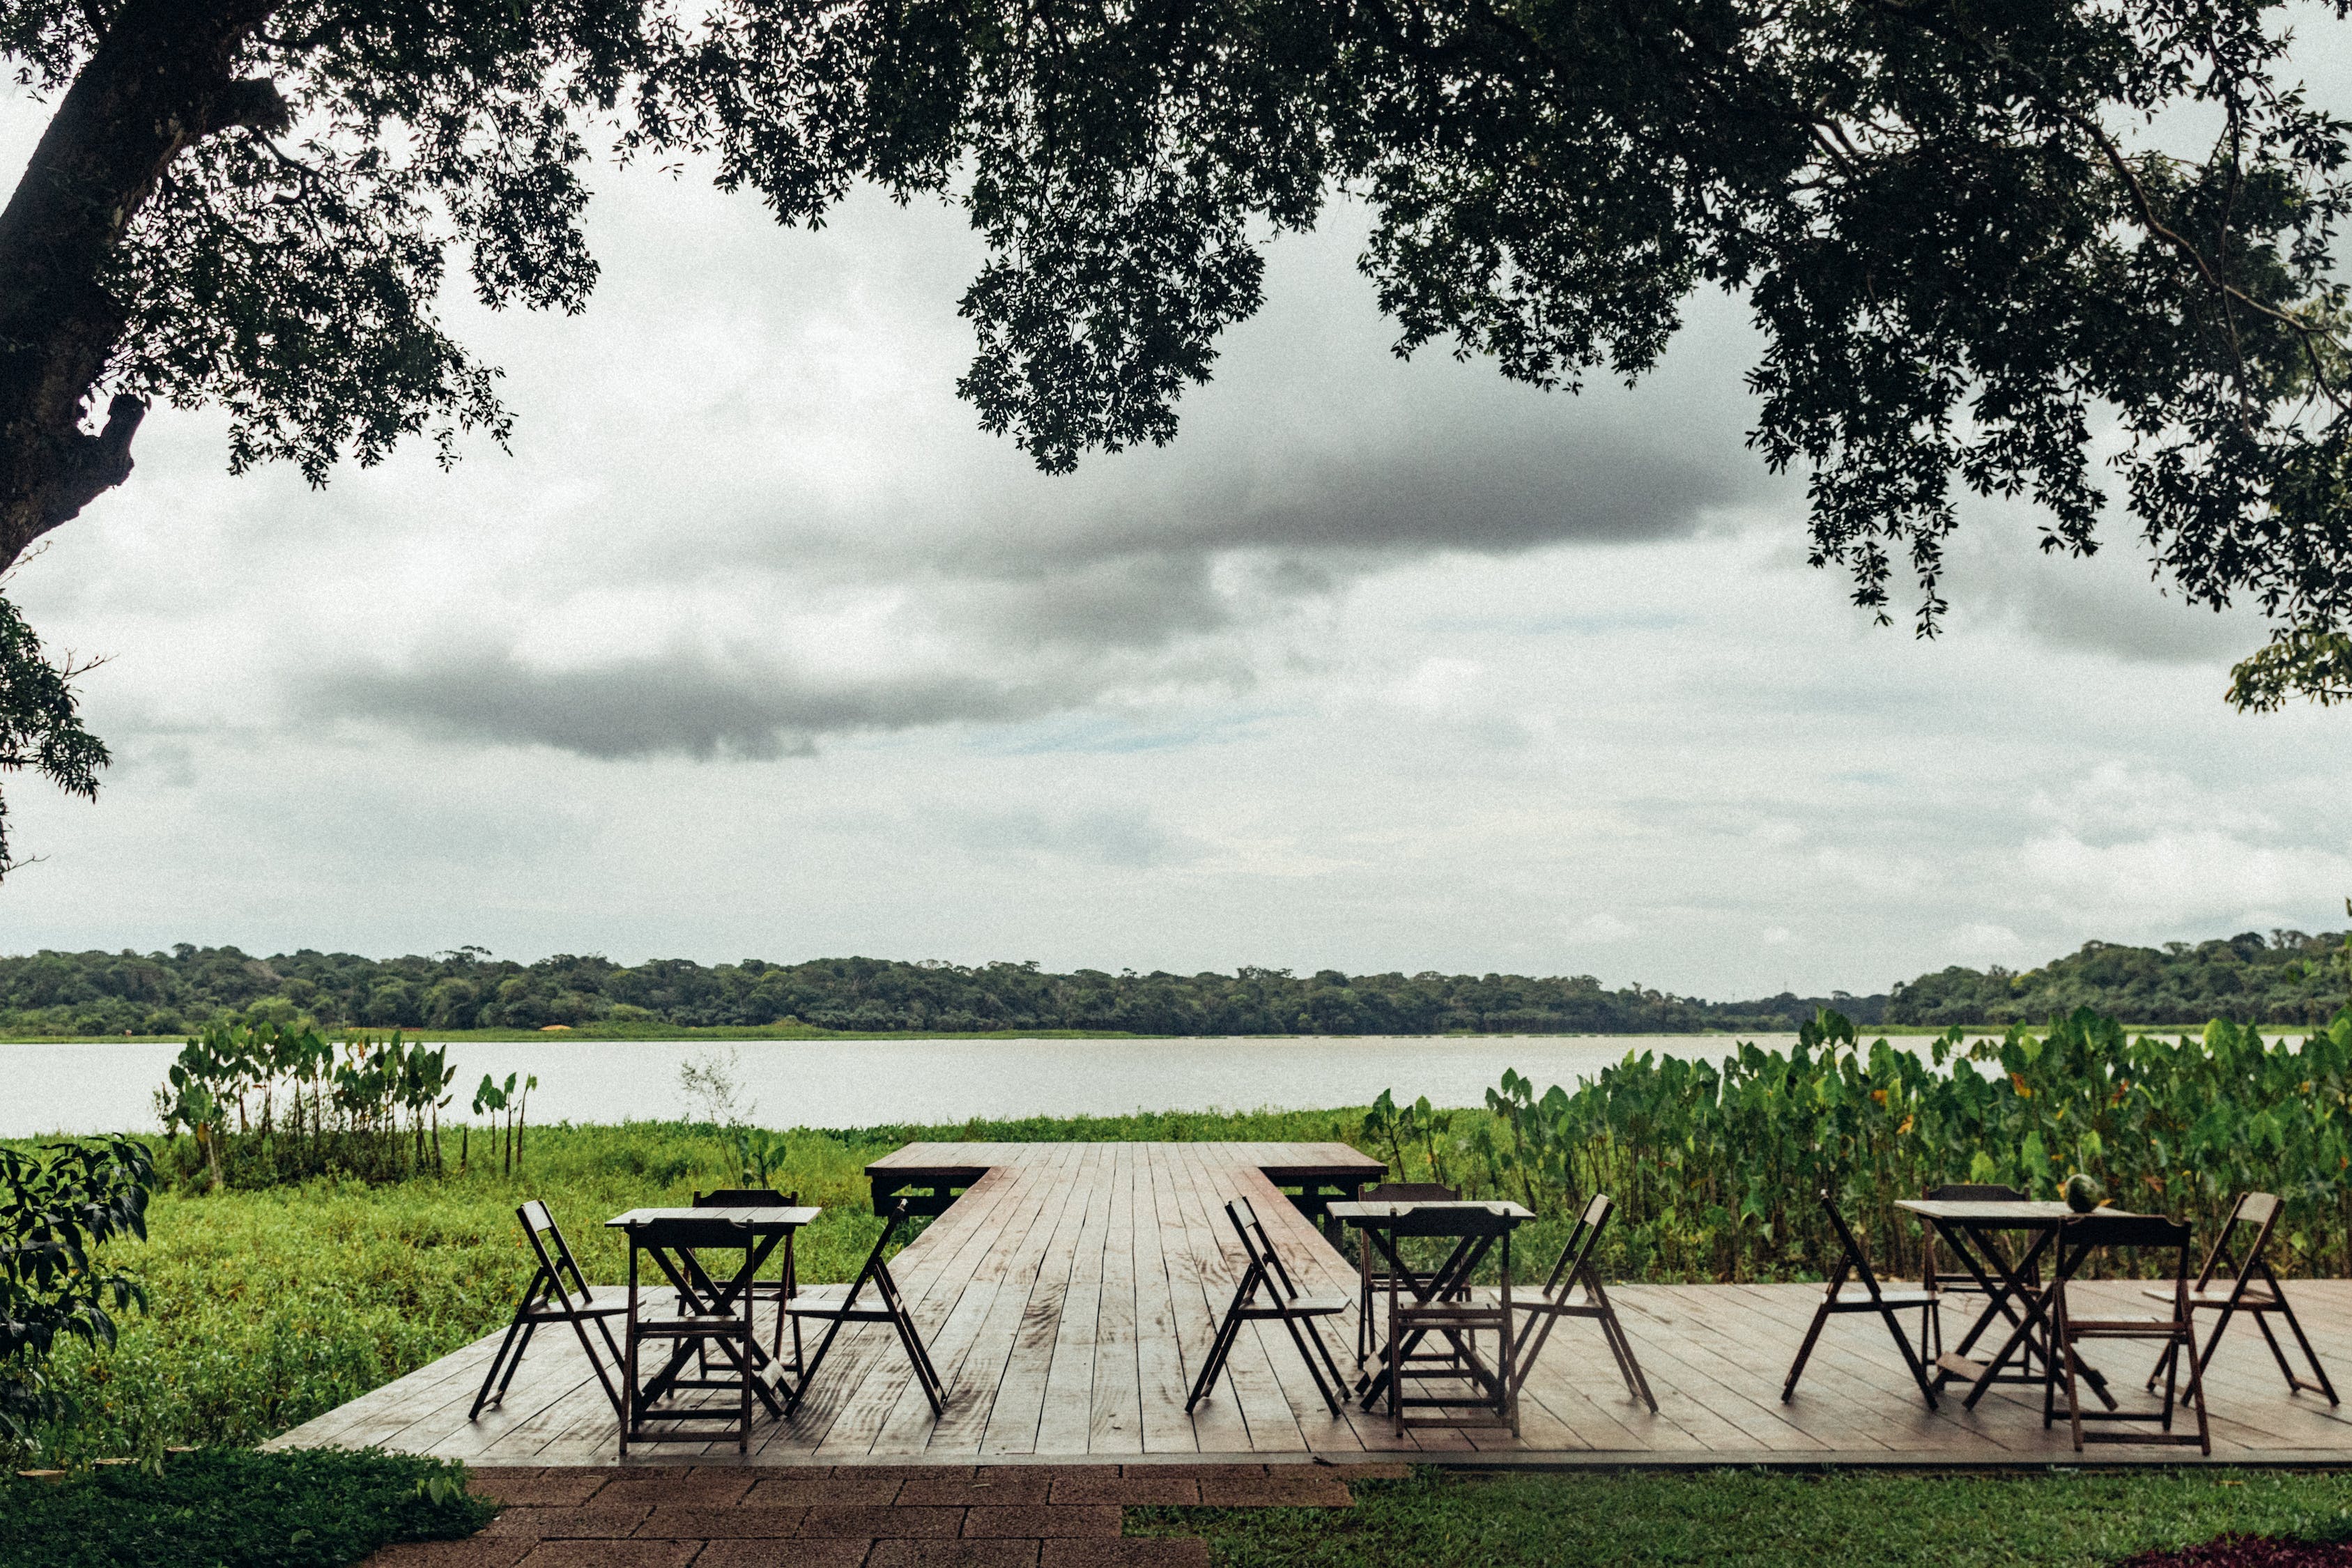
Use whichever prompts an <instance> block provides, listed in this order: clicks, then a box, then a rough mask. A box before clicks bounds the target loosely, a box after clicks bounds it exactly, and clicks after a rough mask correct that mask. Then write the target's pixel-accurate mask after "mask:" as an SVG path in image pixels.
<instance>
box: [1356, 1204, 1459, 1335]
mask: <svg viewBox="0 0 2352 1568" xmlns="http://www.w3.org/2000/svg"><path fill="white" fill-rule="evenodd" d="M1461 1196H1462V1194H1460V1193H1458V1192H1455V1191H1454V1189H1453V1188H1452V1187H1449V1186H1446V1185H1444V1184H1442V1183H1438V1182H1375V1183H1373V1184H1371V1185H1370V1186H1366V1187H1360V1188H1358V1189H1357V1191H1356V1201H1357V1202H1358V1203H1360V1204H1410V1203H1454V1202H1457V1201H1459V1200H1460V1198H1461ZM1362 1246H1363V1266H1362V1268H1361V1269H1360V1273H1361V1275H1362V1279H1360V1281H1359V1282H1358V1287H1357V1292H1356V1364H1357V1365H1358V1366H1362V1365H1363V1364H1364V1363H1366V1362H1368V1361H1370V1359H1371V1356H1372V1321H1373V1319H1372V1298H1373V1297H1374V1296H1376V1295H1379V1294H1380V1293H1381V1292H1382V1291H1384V1290H1386V1289H1388V1287H1389V1272H1390V1269H1391V1264H1390V1263H1389V1261H1388V1259H1386V1258H1382V1257H1381V1256H1380V1254H1379V1253H1377V1252H1376V1251H1375V1250H1374V1249H1373V1247H1372V1233H1371V1232H1370V1231H1365V1232H1364V1233H1363V1236H1362ZM1417 1278H1419V1279H1421V1280H1422V1281H1423V1282H1424V1283H1426V1282H1427V1280H1428V1279H1429V1276H1428V1275H1427V1274H1421V1275H1419V1276H1417Z"/></svg>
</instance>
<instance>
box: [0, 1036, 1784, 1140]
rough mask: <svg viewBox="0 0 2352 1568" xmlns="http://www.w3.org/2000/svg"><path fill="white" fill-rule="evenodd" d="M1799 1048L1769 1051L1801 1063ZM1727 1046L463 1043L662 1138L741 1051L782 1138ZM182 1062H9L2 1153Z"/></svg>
mask: <svg viewBox="0 0 2352 1568" xmlns="http://www.w3.org/2000/svg"><path fill="white" fill-rule="evenodd" d="M1794 1042H1795V1037H1794V1036H1785V1035H1784V1036H1769V1035H1768V1036H1759V1037H1757V1043H1758V1044H1759V1045H1766V1046H1774V1047H1780V1048H1781V1049H1784V1050H1785V1049H1787V1048H1788V1047H1790V1045H1792V1044H1794ZM1732 1046H1733V1042H1732V1041H1731V1040H1730V1039H1729V1038H1728V1037H1724V1036H1669V1035H1644V1036H1641V1037H1622V1036H1621V1037H1609V1036H1524V1037H1516V1038H1488V1039H1430V1038H1427V1037H1354V1038H1347V1039H1332V1038H1307V1039H1155V1040H737V1041H730V1042H725V1043H715V1042H712V1041H709V1040H692V1041H657V1040H562V1041H538V1040H527V1041H518V1042H514V1043H510V1044H499V1043H484V1044H459V1045H454V1046H452V1047H450V1048H449V1052H450V1055H449V1059H450V1064H451V1065H452V1066H454V1067H455V1068H457V1084H456V1087H455V1092H456V1094H457V1107H459V1108H462V1107H463V1106H464V1105H465V1104H466V1103H467V1101H469V1100H471V1099H472V1098H473V1086H474V1085H475V1084H478V1083H479V1082H480V1081H481V1078H482V1075H483V1074H484V1073H489V1074H491V1075H493V1076H494V1077H496V1078H498V1079H501V1080H503V1079H505V1077H506V1075H507V1074H509V1073H510V1072H522V1073H537V1074H538V1075H539V1088H538V1089H537V1090H535V1091H534V1092H533V1093H532V1095H531V1097H530V1119H531V1121H534V1122H541V1123H544V1122H550V1121H654V1120H660V1119H663V1118H670V1117H681V1116H687V1115H691V1114H698V1112H697V1110H696V1108H695V1106H694V1104H693V1102H692V1101H690V1100H688V1098H687V1096H686V1094H685V1092H684V1091H683V1090H682V1089H681V1088H680V1087H679V1083H678V1068H679V1067H680V1066H681V1065H682V1064H684V1063H685V1062H686V1061H688V1059H689V1058H707V1057H709V1056H711V1055H712V1054H713V1053H714V1052H715V1053H717V1054H718V1056H719V1058H720V1059H722V1060H724V1059H725V1058H726V1055H727V1053H728V1052H729V1051H730V1049H731V1050H732V1051H733V1052H734V1053H735V1055H736V1060H737V1062H738V1063H739V1064H740V1072H739V1076H740V1081H741V1084H742V1091H741V1098H742V1100H744V1101H746V1102H749V1103H750V1104H751V1105H754V1106H756V1110H754V1111H753V1112H752V1114H751V1120H752V1121H755V1122H757V1123H758V1124H760V1125H762V1126H768V1127H791V1126H801V1127H864V1126H871V1125H873V1124H875V1123H877V1122H884V1121H931V1122H940V1121H962V1120H964V1119H965V1118H967V1117H973V1116H982V1117H1010V1116H1074V1115H1085V1114H1096V1115H1122V1114H1125V1113H1126V1112H1128V1111H1131V1110H1255V1109H1257V1108H1259V1107H1274V1108H1276V1109H1280V1110H1315V1109H1319V1108H1321V1107H1324V1106H1331V1105H1361V1104H1364V1103H1365V1102H1367V1101H1369V1100H1371V1099H1372V1097H1373V1096H1375V1095H1377V1094H1379V1093H1380V1091H1381V1090H1382V1089H1393V1090H1395V1091H1396V1094H1397V1097H1398V1098H1399V1099H1400V1100H1410V1099H1412V1098H1414V1097H1415V1096H1419V1095H1424V1094H1425V1095H1427V1096H1428V1097H1429V1098H1430V1100H1431V1101H1432V1102H1433V1103H1434V1104H1438V1105H1482V1104H1484V1103H1485V1102H1486V1089H1488V1088H1489V1087H1490V1086H1492V1085H1493V1084H1495V1083H1496V1081H1497V1080H1498V1079H1501V1077H1502V1076H1503V1069H1504V1068H1517V1069H1518V1070H1519V1071H1520V1072H1523V1073H1525V1074H1526V1075H1527V1076H1528V1077H1529V1078H1531V1079H1534V1080H1535V1081H1536V1083H1537V1084H1538V1086H1548V1085H1550V1084H1554V1083H1560V1084H1570V1083H1573V1082H1574V1080H1575V1079H1577V1078H1579V1077H1580V1076H1582V1075H1586V1074H1590V1073H1591V1072H1593V1071H1595V1070H1597V1069H1598V1068H1601V1067H1603V1066H1606V1065H1607V1064H1609V1063H1611V1062H1614V1061H1617V1060H1619V1059H1621V1058H1622V1057H1623V1056H1624V1055H1625V1052H1626V1050H1627V1049H1628V1048H1629V1047H1630V1048H1632V1049H1634V1050H1646V1051H1656V1052H1659V1053H1661V1054H1666V1055H1674V1056H1681V1057H1691V1058H1702V1057H1703V1058H1720V1057H1722V1056H1724V1055H1726V1054H1727V1053H1728V1052H1729V1051H1730V1050H1731V1049H1732ZM178 1050H179V1048H178V1047H176V1046H172V1045H146V1044H123V1045H105V1044H100V1045H0V1137H8V1138H23V1137H29V1136H33V1135H36V1134H38V1133H44V1132H100V1131H115V1130H121V1131H147V1130H151V1129H152V1128H153V1126H154V1125H155V1116H154V1110H153V1105H152V1096H153V1093H154V1090H155V1088H156V1086H157V1085H159V1084H161V1083H162V1082H163V1073H164V1069H165V1068H167V1067H169V1066H170V1064H171V1061H172V1058H173V1057H174V1056H176V1055H177V1054H178Z"/></svg>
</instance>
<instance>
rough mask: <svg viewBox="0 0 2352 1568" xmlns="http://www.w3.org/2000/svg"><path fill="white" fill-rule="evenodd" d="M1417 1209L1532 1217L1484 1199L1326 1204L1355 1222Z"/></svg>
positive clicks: (1531, 1213) (1532, 1213)
mask: <svg viewBox="0 0 2352 1568" xmlns="http://www.w3.org/2000/svg"><path fill="white" fill-rule="evenodd" d="M1418 1209H1485V1210H1486V1212H1487V1213H1488V1214H1501V1215H1510V1216H1511V1217H1512V1218H1513V1219H1516V1220H1530V1219H1533V1218H1535V1217H1536V1216H1535V1211H1534V1210H1532V1209H1528V1208H1525V1207H1522V1206H1521V1205H1517V1204H1515V1203H1511V1202H1509V1201H1508V1200H1501V1201H1496V1200H1489V1199H1485V1198H1399V1199H1394V1200H1389V1199H1383V1200H1381V1201H1380V1202H1377V1203H1368V1204H1364V1203H1335V1204H1331V1205H1328V1213H1329V1215H1331V1217H1332V1218H1333V1219H1336V1220H1341V1221H1345V1222H1348V1223H1350V1224H1355V1225H1363V1224H1369V1223H1372V1222H1375V1221H1379V1220H1383V1219H1391V1218H1393V1217H1395V1216H1396V1215H1402V1214H1411V1213H1412V1212H1413V1211H1415V1210H1418Z"/></svg>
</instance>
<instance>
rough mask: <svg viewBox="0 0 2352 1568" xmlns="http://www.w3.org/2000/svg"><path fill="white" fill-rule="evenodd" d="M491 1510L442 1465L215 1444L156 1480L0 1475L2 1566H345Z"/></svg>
mask: <svg viewBox="0 0 2352 1568" xmlns="http://www.w3.org/2000/svg"><path fill="white" fill-rule="evenodd" d="M497 1512H498V1510H497V1509H496V1508H495V1507H493V1506H491V1505H490V1504H488V1503H487V1502H485V1501H483V1500H481V1499H479V1498H477V1497H473V1496H471V1495H469V1494H468V1493H467V1491H466V1489H465V1469H464V1468H463V1467H462V1466H458V1465H456V1464H452V1463H449V1462H448V1461H446V1460H441V1459H427V1458H416V1457H413V1456H409V1455H404V1454H385V1453H382V1452H374V1451H371V1452H365V1453H348V1452H343V1451H340V1450H334V1449H310V1450H303V1451H299V1452H294V1453H286V1454H257V1453H252V1452H247V1451H242V1450H236V1449H225V1450H216V1451H212V1452H206V1453H197V1454H186V1455H181V1456H178V1457H176V1458H173V1459H172V1460H171V1462H170V1463H168V1464H166V1465H163V1466H162V1467H161V1473H160V1474H155V1473H150V1472H148V1471H146V1470H143V1469H134V1468H130V1467H127V1466H125V1467H114V1468H104V1469H98V1470H92V1471H88V1472H86V1473H83V1474H79V1475H75V1476H71V1477H68V1479H66V1480H65V1481H63V1482H62V1483H60V1484H57V1485H44V1484H42V1483H40V1482H37V1481H27V1480H20V1479H16V1478H14V1477H8V1478H5V1479H0V1568H154V1565H155V1564H158V1563H186V1564H204V1565H206V1568H349V1565H350V1564H352V1563H357V1562H359V1561H360V1560H361V1559H362V1558H363V1557H365V1556H367V1555H368V1554H369V1553H370V1552H373V1551H374V1550H375V1549H376V1548H377V1547H379V1546H383V1545H384V1544H386V1543H388V1542H395V1541H446V1540H453V1539H456V1538H457V1537H460V1536H466V1535H471V1534H473V1533H474V1532H475V1531H478V1530H479V1529H481V1528H482V1526H483V1525H485V1524H487V1523H488V1522H489V1521H490V1520H491V1519H492V1518H494V1517H495V1516H496V1515H497Z"/></svg>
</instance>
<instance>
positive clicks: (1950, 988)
mask: <svg viewBox="0 0 2352 1568" xmlns="http://www.w3.org/2000/svg"><path fill="white" fill-rule="evenodd" d="M2344 940H2345V939H2344V937H2343V936H2342V935H2340V934H2338V935H2320V936H2309V935H2306V934H2305V933H2304V932H2301V931H2275V932H2273V933H2272V935H2271V936H2269V937H2268V938H2264V937H2262V936H2258V935H2255V934H2253V933H2252V932H2249V933H2248V934H2246V935H2243V936H2236V937H2231V938H2230V939H2229V940H2228V941H2226V942H2200V943H2195V944H2191V943H2188V942H2168V943H2167V944H2166V945H2165V946H2164V947H2163V948H2162V949H2157V948H2137V947H2116V946H2113V945H2111V944H2108V943H2105V942H2091V943H2089V944H2087V945H2086V946H2084V949H2083V950H2082V952H2078V953H2076V954H2074V956H2073V957H2071V958H2062V959H2059V960H2057V961H2056V962H2054V963H2050V964H2048V965H2046V966H2044V967H2043V968H2041V969H2036V970H2031V971H2028V972H2026V973H2011V972H2009V971H2007V970H2003V969H1998V968H1996V969H1991V970H1987V971H1984V972H1982V973H1979V972H1978V971H1976V970H1973V969H1947V970H1945V971H1943V972H1942V973H1938V974H1929V975H1924V976H1922V977H1921V978H1919V979H1917V980H1915V981H1912V982H1910V983H1909V984H1901V985H1897V986H1895V988H1894V990H1893V992H1892V994H1889V995H1884V996H1852V995H1848V994H1845V993H1844V992H1834V993H1832V994H1830V995H1828V996H1798V995H1794V994H1789V993H1785V992H1784V993H1782V994H1780V995H1778V996H1768V997H1762V998H1759V999H1757V1000H1754V1001H1748V1002H1709V1001H1706V1000H1705V999H1703V998H1700V997H1696V996H1675V995H1670V994H1666V993H1664V992H1660V991H1653V990H1650V989H1648V988H1646V987H1643V986H1639V985H1633V986H1624V987H1620V988H1618V989H1615V990H1611V989H1609V988H1608V987H1606V986H1603V985H1602V984H1601V982H1600V981H1598V980H1596V979H1594V978H1593V977H1592V976H1591V975H1589V974H1580V975H1568V976H1551V977H1548V978H1541V979H1537V978H1531V977H1528V976H1526V975H1518V974H1484V975H1473V974H1438V973H1431V972H1424V973H1419V974H1399V973H1387V974H1354V975H1350V974H1342V973H1339V971H1337V970H1330V969H1325V970H1318V971H1317V972H1316V973H1312V974H1294V973H1291V972H1290V971H1288V970H1285V969H1253V968H1244V969H1243V970H1241V971H1240V972H1239V973H1234V974H1217V973H1204V974H1167V973H1156V972H1155V973H1150V974H1138V973H1133V972H1131V971H1123V972H1121V973H1117V974H1108V973H1104V972H1102V971H1101V970H1096V969H1081V970H1079V971H1077V972H1076V973H1071V974H1049V973H1044V972H1043V971H1041V970H1040V969H1039V968H1038V967H1037V966H1036V965H1035V964H1034V963H989V964H982V965H979V966H976V967H970V968H967V967H964V966H962V965H959V964H950V963H900V962H898V961H896V960H888V959H875V958H827V959H817V960H814V961H812V962H809V963H789V964H786V963H767V962H765V961H763V960H761V959H745V960H744V961H743V962H742V963H721V964H713V965H704V964H700V963H694V962H692V961H691V960H688V959H682V958H664V959H655V960H653V961H651V962H649V963H640V964H636V965H634V966H623V965H621V964H617V963H611V962H609V961H607V960H605V959H602V958H580V957H573V956H570V955H563V956H559V957H555V958H549V959H542V960H541V961H540V962H539V963H513V962H511V961H508V960H500V959H494V958H492V957H491V956H490V955H489V954H488V952H484V951H483V950H482V949H480V948H470V947H469V948H460V949H458V950H457V951H456V952H445V953H439V954H436V955H435V956H433V957H430V958H419V957H410V958H390V959H373V958H360V957H357V956H354V955H353V954H351V953H345V952H311V951H310V950H308V949H305V950H304V951H302V952H293V953H280V954H278V955H277V956H275V957H271V958H255V957H251V956H249V955H247V954H246V953H244V952H239V951H237V950H236V948H233V947H205V948H199V947H192V946H189V945H187V944H185V943H183V944H181V945H180V946H177V947H174V948H173V949H172V951H170V952H148V953H139V952H117V953H109V952H38V953H35V954H33V955H32V956H30V957H26V958H0V1030H5V1031H6V1032H8V1033H11V1034H18V1035H39V1034H58V1035H65V1034H76V1035H119V1034H121V1033H122V1032H123V1031H125V1030H131V1031H133V1032H136V1033H139V1034H152V1035H173V1034H178V1033H180V1032H182V1031H184V1030H187V1029H192V1028H194V1027H197V1026H201V1025H203V1024H206V1023H210V1022H215V1021H231V1022H234V1021H243V1022H252V1023H259V1022H264V1021H267V1022H273V1023H292V1022H295V1021H296V1020H298V1019H300V1018H305V1017H307V1018H310V1019H311V1020H313V1021H314V1022H316V1023H317V1024H319V1025H320V1026H322V1027H325V1028H329V1029H338V1028H347V1027H367V1028H385V1029H389V1028H409V1029H416V1028H427V1029H473V1028H490V1029H540V1028H544V1027H546V1026H549V1025H551V1024H562V1025H567V1026H572V1027H574V1028H579V1027H583V1026H589V1025H597V1024H604V1025H625V1026H677V1027H683V1028H711V1027H721V1028H723V1027H746V1026H765V1025H775V1024H803V1025H807V1026H813V1027H815V1028H822V1029H838V1030H848V1031H859V1032H876V1033H884V1032H902V1031H909V1030H922V1031H942V1032H963V1031H982V1030H1023V1031H1026V1030H1054V1029H1076V1030H1105V1031H1124V1032H1131V1033H1135V1034H1140V1035H1294V1034H1296V1035H1390V1034H1393V1035H1437V1034H1448V1033H1454V1032H1460V1031H1468V1032H1473V1033H1480V1034H1552V1033H1583V1032H1608V1033H1629V1034H1638V1033H1650V1034H1673V1033H1683V1032H1690V1031H1697V1030H1705V1029H1720V1030H1748V1031H1758V1032H1762V1031H1784V1030H1790V1029H1794V1028H1795V1027H1796V1026H1798V1025H1799V1024H1800V1023H1801V1022H1803V1021H1804V1020H1806V1019H1809V1018H1811V1016H1813V1013H1814V1011H1815V1010H1816V1009H1818V1008H1820V1007H1823V1006H1834V1007H1835V1008H1837V1009H1838V1010H1839V1011H1840V1012H1842V1013H1843V1014H1845V1015H1846V1016H1848V1017H1850V1018H1852V1019H1853V1020H1854V1022H1855V1023H1857V1024H1859V1025H1862V1026H1864V1027H1869V1026H1875V1025H1880V1024H2002V1023H2007V1022H2009V1021H2011V1020H2012V1019H2024V1020H2028V1021H2037V1022H2038V1021H2041V1020H2043V1019H2047V1018H2051V1017H2053V1016H2060V1015H2063V1014H2067V1013H2070V1012H2072V1011H2073V1009H2074V1008H2075V1007H2077V1006H2089V1007H2093V1008H2096V1009H2098V1010H2099V1011H2101V1012H2104V1013H2107V1014H2110V1015H2114V1016H2121V1017H2124V1018H2127V1019H2130V1020H2132V1021H2133V1022H2135V1023H2147V1024H2198V1023H2202V1022H2203V1021H2204V1020H2206V1019H2208V1018H2213V1017H2224V1016H2226V1017H2231V1018H2235V1019H2240V1020H2242V1021H2247V1022H2254V1023H2263V1024H2273V1025H2276V1024H2319V1023H2324V1022H2326V1019H2328V1018H2329V1017H2331V1016H2333V1015H2334V1013H2335V1011H2336V1009H2337V1008H2339V1007H2341V1006H2343V1005H2346V978H2345V977H2346V968H2345V958H2344Z"/></svg>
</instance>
